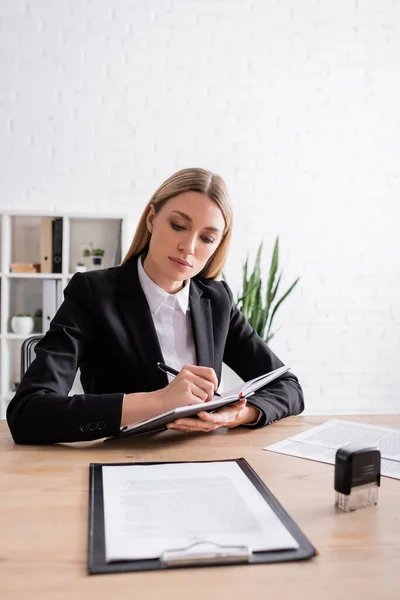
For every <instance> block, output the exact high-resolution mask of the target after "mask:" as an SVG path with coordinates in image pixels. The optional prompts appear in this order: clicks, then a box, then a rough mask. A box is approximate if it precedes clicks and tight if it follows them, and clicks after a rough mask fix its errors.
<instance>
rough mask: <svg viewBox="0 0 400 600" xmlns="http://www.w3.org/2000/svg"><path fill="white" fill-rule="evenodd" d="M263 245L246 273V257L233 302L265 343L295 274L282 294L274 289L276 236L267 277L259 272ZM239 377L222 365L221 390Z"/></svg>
mask: <svg viewBox="0 0 400 600" xmlns="http://www.w3.org/2000/svg"><path fill="white" fill-rule="evenodd" d="M262 249H263V244H262V242H261V244H260V245H259V247H258V250H257V255H256V260H255V263H254V267H253V270H252V272H251V273H250V272H249V259H248V257H247V258H246V261H245V263H244V265H243V280H242V286H241V290H240V291H239V293H238V295H237V299H236V301H235V303H236V305H237V307H238V308H239V309H240V310H241V311H242V313H243V314H244V315H245V317H246V319H247V320H248V321H249V323H250V325H251V326H252V327H253V329H254V330H255V331H256V332H257V333H258V335H259V336H260V337H261V338H262V339H263V340H264V341H265V342H266V343H267V344H268V343H269V341H270V340H271V339H272V338H273V337H274V335H275V333H276V332H273V331H272V323H273V320H274V317H275V315H276V313H277V311H278V309H279V307H280V306H281V305H282V303H283V302H284V301H285V300H286V298H287V297H288V296H289V294H290V293H291V292H292V291H293V289H294V288H295V286H296V285H297V283H298V281H299V279H300V277H298V278H297V279H296V280H295V281H294V282H293V283H292V285H291V286H290V287H289V288H288V289H287V290H286V292H285V293H284V294H282V296H280V297H278V290H279V286H280V283H281V280H282V270H281V271H280V272H279V274H278V271H279V237H277V238H276V240H275V245H274V250H273V253H272V259H271V263H270V267H269V270H268V279H267V281H266V283H265V278H264V279H263V275H262V273H261V255H262ZM240 381H241V379H240V377H239V376H238V375H237V374H236V373H235V372H234V371H232V369H230V368H229V367H228V366H227V365H225V364H224V365H223V375H222V386H221V387H222V389H231V388H233V387H235V386H236V385H238V384H239V383H240Z"/></svg>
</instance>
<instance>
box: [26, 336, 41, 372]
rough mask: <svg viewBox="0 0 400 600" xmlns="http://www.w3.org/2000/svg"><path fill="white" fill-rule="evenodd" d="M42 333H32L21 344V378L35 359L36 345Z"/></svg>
mask: <svg viewBox="0 0 400 600" xmlns="http://www.w3.org/2000/svg"><path fill="white" fill-rule="evenodd" d="M42 337H43V336H42V335H31V336H30V337H28V338H26V339H25V340H24V341H23V342H22V346H21V379H22V376H23V375H24V373H25V371H26V370H27V368H28V367H29V365H30V364H31V362H32V361H33V360H34V359H35V357H36V354H35V346H36V344H37V343H38V342H39V341H40V340H41V339H42Z"/></svg>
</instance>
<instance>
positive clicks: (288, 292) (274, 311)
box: [267, 277, 300, 336]
mask: <svg viewBox="0 0 400 600" xmlns="http://www.w3.org/2000/svg"><path fill="white" fill-rule="evenodd" d="M299 280H300V277H298V278H297V279H296V280H295V281H294V282H293V283H292V285H291V286H290V288H289V289H288V290H287V291H286V292H285V293H284V294H283V296H282V298H280V300H279V301H278V302H277V303H276V304H275V306H274V309H273V311H272V314H271V319H270V321H269V325H268V331H267V336H268V335H269V332H270V329H271V325H272V321H273V319H274V316H275V314H276V311H277V310H278V308H279V307H280V305H281V304H282V302H283V301H284V300H285V299H286V298H287V297H288V296H289V294H290V292H291V291H292V290H293V289H294V288H295V286H296V285H297V284H298V282H299Z"/></svg>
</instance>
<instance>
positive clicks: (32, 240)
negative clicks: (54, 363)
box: [0, 211, 132, 419]
mask: <svg viewBox="0 0 400 600" xmlns="http://www.w3.org/2000/svg"><path fill="white" fill-rule="evenodd" d="M55 217H61V218H62V225H63V227H62V229H63V242H62V272H61V273H11V272H10V264H11V263H14V262H32V263H40V221H41V219H43V218H55ZM0 219H1V229H0V235H1V243H0V285H1V293H0V305H1V306H0V418H2V419H4V418H5V410H6V407H7V404H8V402H9V400H10V398H11V397H12V396H13V394H14V389H13V387H14V386H15V383H17V382H18V381H19V379H20V373H19V370H20V355H21V345H22V342H23V340H24V339H25V338H26V337H28V336H24V335H19V334H16V333H13V332H12V330H11V327H10V321H11V317H12V316H13V315H14V314H16V313H19V312H29V313H31V314H32V313H33V312H34V310H35V308H42V305H41V302H42V301H41V286H42V282H43V280H47V279H50V280H58V281H61V288H62V289H64V288H65V286H66V285H67V284H68V282H69V280H70V279H71V277H72V276H73V275H74V272H75V265H76V262H77V261H78V260H80V259H81V244H82V243H86V244H92V247H93V248H103V249H104V250H105V255H104V264H103V267H110V266H113V262H114V261H115V257H116V254H118V252H119V253H120V256H121V257H123V256H124V255H125V253H126V252H127V250H128V248H129V245H130V242H131V237H132V232H129V231H128V222H129V218H128V217H127V215H124V214H120V213H118V214H115V213H111V214H110V213H107V214H79V213H78V214H77V213H75V214H70V213H65V212H63V213H56V214H51V213H42V212H36V213H34V212H23V211H15V212H11V211H10V212H5V213H2V214H1V215H0ZM90 268H93V267H91V265H90V259H88V270H89V269H90ZM59 302H61V298H59ZM21 307H23V309H24V310H22V309H21ZM36 333H45V332H44V331H40V332H36ZM34 334H35V333H31V334H29V335H34Z"/></svg>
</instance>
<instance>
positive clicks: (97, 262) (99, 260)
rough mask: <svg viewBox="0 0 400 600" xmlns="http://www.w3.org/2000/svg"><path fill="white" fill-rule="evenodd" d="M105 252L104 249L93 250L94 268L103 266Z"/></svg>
mask: <svg viewBox="0 0 400 600" xmlns="http://www.w3.org/2000/svg"><path fill="white" fill-rule="evenodd" d="M103 257H104V250H103V249H102V248H93V250H92V263H93V266H94V267H100V268H101V267H102V266H103Z"/></svg>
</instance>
